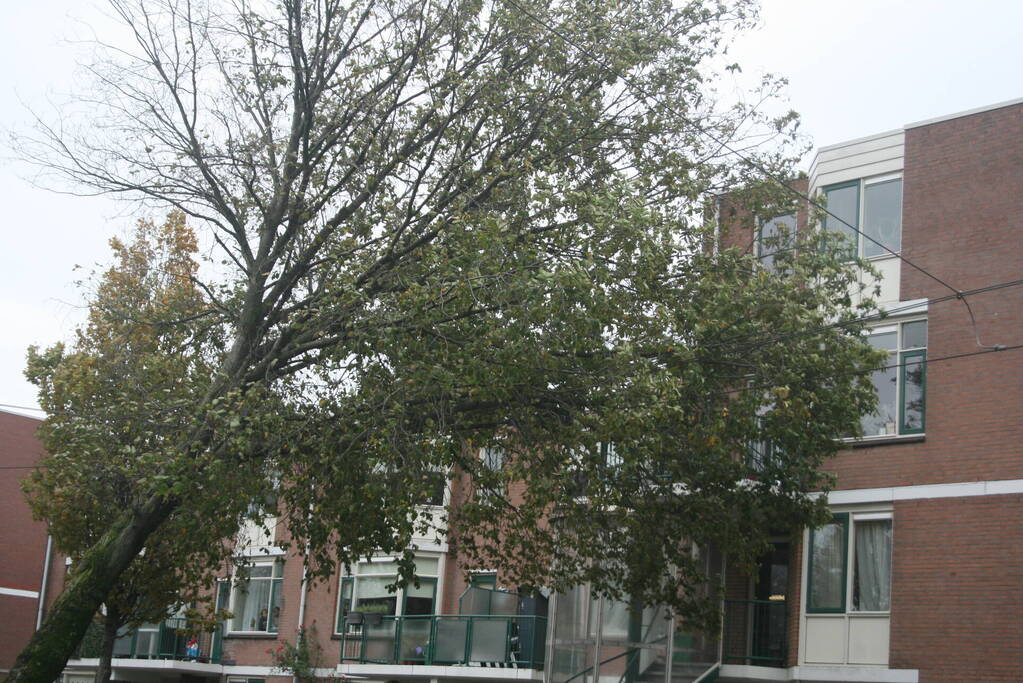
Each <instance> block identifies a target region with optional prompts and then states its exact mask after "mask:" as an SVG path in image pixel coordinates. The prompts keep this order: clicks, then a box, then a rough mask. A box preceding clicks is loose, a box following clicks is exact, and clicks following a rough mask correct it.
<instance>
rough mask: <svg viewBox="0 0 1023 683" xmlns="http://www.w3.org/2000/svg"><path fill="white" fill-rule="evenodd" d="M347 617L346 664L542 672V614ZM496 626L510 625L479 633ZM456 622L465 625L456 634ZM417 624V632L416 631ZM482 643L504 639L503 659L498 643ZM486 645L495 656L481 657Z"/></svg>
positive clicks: (343, 654) (344, 628) (343, 652)
mask: <svg viewBox="0 0 1023 683" xmlns="http://www.w3.org/2000/svg"><path fill="white" fill-rule="evenodd" d="M348 617H349V615H346V616H345V618H344V619H342V633H343V635H342V639H341V640H342V642H341V661H351V662H359V663H377V664H390V663H400V662H405V663H410V664H414V663H422V664H427V665H431V664H453V665H470V664H474V663H485V664H498V665H502V664H505V665H512V666H525V667H528V668H532V669H540V668H542V667H543V658H544V654H545V651H544V643H545V642H546V630H547V622H548V619H547V617H546V616H543V615H537V614H408V615H390V614H388V615H380V616H379V617H378V619H379V621H378V620H377V618H374V619H373V621H374V622H375V623H369V622H366V621H362V623H359V624H352V623H350V620H349V618H348ZM363 618H365V617H363ZM494 622H499V623H503V624H505V626H504V628H503V629H502V628H501V627H497V628H498V631H499V632H501V633H500V635H498V634H496V633H494V632H493V631H494V629H493V627H488V628H487V629H486V630H484V631H481V630H480V629H483V627H482V626H481V624H482V623H490V624H492V623H494ZM453 623H455V624H460V625H459V626H456V627H454V629H455V630H451V628H450V627H449V626H448V624H453ZM413 624H415V625H417V626H418V628H416V629H413V626H412V625H413ZM410 633H411V637H409V634H410ZM481 634H482V636H481ZM458 638H462V639H463V640H462V643H461V647H459V646H458V645H457V642H458V640H457V639H458ZM480 638H488V639H493V638H500V639H501V640H503V648H502V650H503V651H502V652H501V653H500V654H498V653H497V652H495V651H494V649H495V647H496V646H497V642H496V641H495V640H481V639H480ZM486 645H490V648H489V649H490V650H491V652H490V653H489V654H490V655H491V656H481V655H479V654H478V648H481V647H486ZM413 646H414V647H413ZM441 648H443V652H442V651H441ZM474 651H476V652H477V653H476V654H474ZM371 655H372V656H371Z"/></svg>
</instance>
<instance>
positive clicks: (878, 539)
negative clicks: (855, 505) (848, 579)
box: [855, 519, 892, 612]
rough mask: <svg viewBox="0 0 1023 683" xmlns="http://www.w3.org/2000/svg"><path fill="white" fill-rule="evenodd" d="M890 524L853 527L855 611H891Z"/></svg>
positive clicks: (881, 521) (864, 523) (876, 523)
mask: <svg viewBox="0 0 1023 683" xmlns="http://www.w3.org/2000/svg"><path fill="white" fill-rule="evenodd" d="M891 589H892V521H891V520H890V519H883V520H877V521H870V522H857V523H856V591H855V595H856V609H857V610H861V611H865V612H885V611H888V610H889V609H891Z"/></svg>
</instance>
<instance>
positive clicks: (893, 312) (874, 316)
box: [709, 279, 1023, 351]
mask: <svg viewBox="0 0 1023 683" xmlns="http://www.w3.org/2000/svg"><path fill="white" fill-rule="evenodd" d="M1020 285H1023V279H1019V280H1009V281H1007V282H999V283H996V284H993V285H987V286H985V287H978V288H977V289H971V290H968V291H964V292H956V293H955V294H946V295H945V296H939V297H937V298H934V299H928V300H927V305H928V306H930V305H931V304H938V303H942V302H945V301H951V300H952V299H962V300H964V301H965V299H966V297H968V296H976V295H977V294H985V293H987V292H993V291H996V290H999V289H1006V288H1008V287H1018V286H1020ZM917 306H918V304H916V303H910V304H904V305H902V306H896V307H895V308H889V309H886V310H884V311H881V312H878V313H871V314H870V315H865V316H861V317H859V318H853V319H852V320H843V321H840V322H836V323H831V324H829V325H821V326H819V327H815V328H810V329H808V330H800V331H799V332H790V333H788V334H782V335H775V336H773V337H766V338H764V339H761V340H759V341H756V340H755V337H754V336H753V335H752V334H750V335H737V336H735V337H730V338H728V339H724V340H721V341H719V342H717V343H715V344H711V345H710V346H709V348H712V349H713V348H719V347H721V346H723V345H725V344H729V343H731V342H734V341H740V340H742V339H748V338H751V337H753V338H754V341H752V342H751V343H750V344H749V345H748V346H746V347H745V348H746V349H747V350H750V349H754V348H758V347H761V346H765V345H767V344H774V343H777V342H781V341H788V340H789V339H796V338H799V337H804V336H807V335H812V334H816V333H818V332H824V331H825V330H830V329H833V328H837V327H845V326H847V325H855V324H857V323H861V322H872V321H875V320H884V319H886V318H890V317H892V316H897V315H899V314H900V313H904V312H906V311H910V310H912V309H914V308H916V307H917ZM970 315H971V321H972V323H973V328H974V332H976V319H974V318H973V312H972V310H971V311H970ZM977 345H978V346H980V347H981V348H984V349H991V350H994V351H998V350H1001V349H1000V346H999V345H994V346H985V345H983V344H979V343H978V344H977ZM739 348H740V349H741V348H743V347H739Z"/></svg>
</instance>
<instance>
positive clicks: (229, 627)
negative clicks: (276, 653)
mask: <svg viewBox="0 0 1023 683" xmlns="http://www.w3.org/2000/svg"><path fill="white" fill-rule="evenodd" d="M253 567H270V576H257V577H255V579H253V577H251V576H249V577H247V578H245V582H246V583H247V584H248V583H251V582H252V581H253V580H255V581H268V582H269V583H270V590H269V592H268V593H267V605H266V607H267V620H266V624H267V628H266V629H265V630H258V629H235V628H234V620H235V616H232V617H231V618H229V619H225V623H226V627H225V629H224V631H225V635H226V636H236V635H242V634H245V635H248V634H251V635H259V636H276V635H277V634H278V633H280V623H279V620H280V617H279V616H278V619H277V621H273V620H272V617H273V610H274V608H275V607H276V608H278V610H279V612H281V613H283V612H284V610H283V609H281V605H280V602H282V601H283V595H284V561H283V560H282V559H281V558H279V557H271V558H254V559H251V560H249V561H246V562H245V563H244V564H242V565H239V566H237V567H235V570H234V572H233V574H232V575H231V578H230V579H229V580H228V581H227V582H226V583H227V586H226V588H227V601H226V602H227V609H228V611H230V612H231V613H232V614H233V615H234V614H236V612H237V598H236V596H237V591H239V590H240V588H239V585H240V583H241V579H240V578H239V574H240V573H241V572H242V571H247V570H249V569H251V568H253ZM278 567H279V568H280V576H274V573H275V570H276V569H277V568H278ZM274 596H276V597H277V603H278V604H276V605H275V604H274ZM272 621H273V626H274V629H273V630H270V625H271V622H272Z"/></svg>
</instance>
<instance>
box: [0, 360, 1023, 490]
mask: <svg viewBox="0 0 1023 683" xmlns="http://www.w3.org/2000/svg"><path fill="white" fill-rule="evenodd" d="M1018 349H1023V344H1013V345H1011V346H999V347H990V348H984V349H981V350H979V351H965V352H963V353H954V354H950V355H947V356H937V357H929V356H928V357H925V358H924V360H923V365H925V366H926V365H930V364H931V363H943V362H946V361H950V360H958V359H960V358H969V357H971V356H983V355H987V354H990V353H999V352H1001V351H1016V350H1018ZM914 364H919V361H916V362H915V363H914ZM906 365H908V363H893V364H891V365H884V366H881V367H876V368H865V369H861V370H856V371H854V372H852V373H842V374H852V375H860V374H863V375H865V374H869V373H872V372H880V371H882V370H895V369H897V368H901V367H904V366H906ZM770 386H773V385H770ZM770 386H768V385H763V386H753V385H747V386H737V387H736V388H735V389H729V390H728V391H722V392H715V393H712V394H707V396H727V395H731V394H735V393H738V392H740V391H750V390H758V391H762V390H764V389H767V388H770ZM0 405H3V404H0ZM61 414H64V415H71V416H72V417H75V416H76V413H68V412H64V413H61ZM36 467H42V466H41V465H32V466H0V470H18V469H34V468H36Z"/></svg>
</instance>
